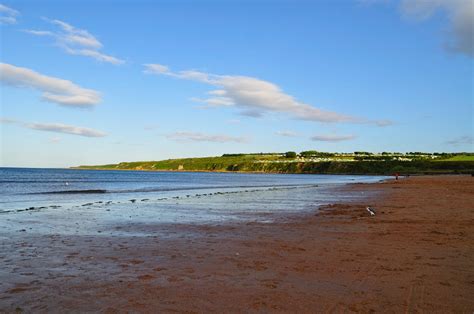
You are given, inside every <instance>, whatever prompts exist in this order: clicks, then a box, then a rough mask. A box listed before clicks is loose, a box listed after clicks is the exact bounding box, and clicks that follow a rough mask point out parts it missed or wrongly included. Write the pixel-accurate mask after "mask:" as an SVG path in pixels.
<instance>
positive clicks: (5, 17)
mask: <svg viewBox="0 0 474 314" xmlns="http://www.w3.org/2000/svg"><path fill="white" fill-rule="evenodd" d="M18 15H20V12H18V11H17V10H14V9H12V8H9V7H7V6H6V5H3V4H0V24H16V22H17V21H16V18H17V16H18Z"/></svg>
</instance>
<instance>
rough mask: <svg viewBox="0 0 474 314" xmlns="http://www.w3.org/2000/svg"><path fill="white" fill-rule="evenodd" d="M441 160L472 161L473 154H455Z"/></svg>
mask: <svg viewBox="0 0 474 314" xmlns="http://www.w3.org/2000/svg"><path fill="white" fill-rule="evenodd" d="M442 160H443V161H474V155H457V156H453V157H449V158H447V159H442Z"/></svg>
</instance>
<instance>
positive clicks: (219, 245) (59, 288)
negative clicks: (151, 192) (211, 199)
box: [0, 176, 474, 313]
mask: <svg viewBox="0 0 474 314" xmlns="http://www.w3.org/2000/svg"><path fill="white" fill-rule="evenodd" d="M346 188H349V189H355V190H359V191H368V192H369V191H370V192H378V193H377V197H372V198H371V199H368V200H367V201H364V202H361V201H360V200H359V201H357V203H348V204H334V205H331V206H327V207H325V208H323V209H322V210H321V211H315V213H314V214H311V215H301V216H293V217H288V218H287V219H285V221H281V222H276V223H267V224H262V223H243V224H232V225H220V226H219V225H214V226H189V225H169V226H163V225H153V224H149V225H143V224H141V225H134V224H129V225H124V226H117V228H124V229H129V230H134V229H136V230H137V231H146V232H147V233H149V234H153V232H154V231H156V232H157V234H158V233H159V234H160V236H147V237H140V236H135V237H133V236H131V237H108V236H102V237H92V236H91V237H78V236H62V235H54V234H53V235H48V236H29V235H27V234H25V235H22V236H18V237H15V238H14V239H12V240H11V241H4V243H1V244H0V266H1V269H2V270H0V278H2V282H1V283H0V309H1V310H3V311H4V312H14V311H25V312H62V313H64V312H85V311H92V312H109V313H114V312H117V311H118V312H126V311H131V312H157V311H161V312H163V311H169V312H209V311H211V312H274V311H275V312H296V311H297V312H351V311H355V312H372V311H375V312H394V313H400V312H410V313H412V312H427V313H431V312H458V313H462V312H464V313H472V312H473V311H474V178H473V177H471V176H437V177H429V176H427V177H410V178H407V179H402V180H399V181H388V182H385V183H380V184H355V185H351V186H349V187H346ZM341 192H342V191H341ZM368 204H370V205H372V206H373V207H374V208H376V209H377V215H376V216H375V217H369V215H368V213H367V212H366V210H365V207H366V205H368ZM166 235H169V236H166Z"/></svg>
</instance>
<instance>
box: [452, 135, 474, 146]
mask: <svg viewBox="0 0 474 314" xmlns="http://www.w3.org/2000/svg"><path fill="white" fill-rule="evenodd" d="M446 144H449V145H463V144H468V145H474V137H473V136H471V135H464V136H460V137H457V138H455V139H452V140H449V141H447V142H446Z"/></svg>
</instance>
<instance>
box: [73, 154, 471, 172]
mask: <svg viewBox="0 0 474 314" xmlns="http://www.w3.org/2000/svg"><path fill="white" fill-rule="evenodd" d="M310 152H311V153H313V155H311V154H305V152H302V153H300V154H294V153H293V152H287V153H269V154H265V153H259V154H225V155H223V156H220V157H203V158H182V159H168V160H161V161H137V162H121V163H118V164H109V165H97V166H79V167H74V168H75V169H101V170H144V171H215V172H227V171H228V172H265V173H267V172H268V173H317V174H380V175H390V174H393V173H396V172H398V173H400V174H446V173H448V174H449V173H474V155H472V154H437V155H435V154H424V153H409V154H398V153H382V154H372V153H367V152H356V153H351V154H348V153H345V154H338V153H318V152H313V151H310ZM289 153H291V154H289ZM295 155H296V157H294V156H295Z"/></svg>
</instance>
